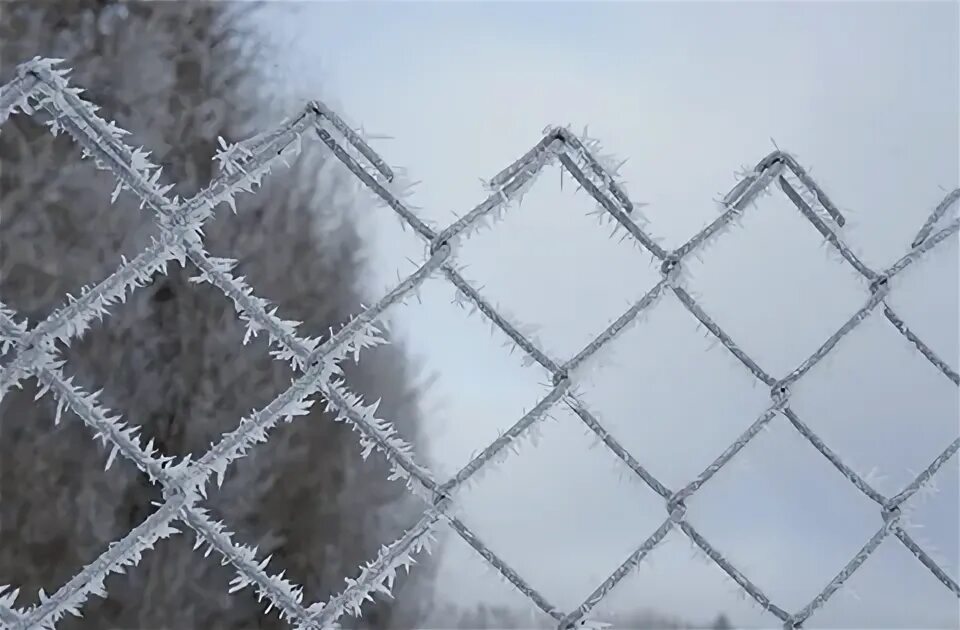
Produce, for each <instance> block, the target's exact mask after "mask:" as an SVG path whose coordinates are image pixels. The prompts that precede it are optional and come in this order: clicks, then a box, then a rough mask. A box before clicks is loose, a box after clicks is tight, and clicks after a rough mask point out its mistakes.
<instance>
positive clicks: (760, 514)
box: [687, 416, 883, 612]
mask: <svg viewBox="0 0 960 630" xmlns="http://www.w3.org/2000/svg"><path fill="white" fill-rule="evenodd" d="M766 427H767V428H765V429H763V430H761V431H760V432H759V433H758V434H757V435H756V436H755V437H754V438H753V439H752V440H751V441H750V442H749V443H748V444H747V445H746V446H745V447H744V448H743V449H742V450H741V451H740V452H739V453H737V454H736V455H735V456H734V459H733V460H731V461H730V463H729V464H727V465H726V466H724V467H722V468H721V469H720V470H719V471H718V472H717V473H716V474H715V475H713V476H712V477H711V478H710V479H709V480H708V481H707V482H706V483H705V484H704V485H703V486H702V487H701V488H700V489H699V490H698V491H697V493H696V494H695V495H694V496H693V497H691V498H690V499H688V500H687V505H688V506H689V511H688V518H689V520H690V522H691V523H693V524H694V525H695V526H696V528H697V530H698V531H699V532H700V533H701V534H702V535H703V536H704V537H705V538H706V539H707V540H708V541H709V542H710V543H711V544H712V545H713V546H714V547H716V548H717V549H718V550H719V551H720V552H721V553H723V555H724V556H726V557H727V559H728V560H729V561H730V562H731V563H732V564H733V566H735V567H737V568H738V569H739V570H741V571H742V572H743V573H744V574H745V575H747V576H749V577H750V579H751V580H752V581H753V582H754V584H756V585H758V586H759V587H760V588H761V589H762V590H763V591H764V593H766V594H767V596H768V597H770V599H771V600H772V601H773V602H774V603H775V604H776V605H778V606H780V607H781V608H783V609H785V610H787V611H789V612H795V611H797V610H800V609H801V608H802V607H804V606H806V605H807V604H808V603H809V602H810V601H811V600H812V599H813V598H814V597H815V596H816V595H817V594H818V593H819V592H820V590H821V589H822V588H823V587H824V586H826V585H827V583H829V582H830V580H832V579H833V578H834V576H835V575H836V574H837V573H839V572H840V570H841V569H842V568H843V567H844V566H846V564H847V563H848V562H849V561H850V560H851V559H852V558H853V557H854V556H855V555H856V554H857V552H858V551H859V550H860V548H861V547H862V546H863V545H864V544H865V543H866V542H867V541H868V540H869V539H870V537H871V536H873V534H874V533H876V531H877V530H878V529H879V528H880V527H881V525H882V524H883V523H882V521H881V519H880V508H879V506H877V505H876V504H875V503H873V502H872V501H870V500H869V499H868V498H867V497H866V496H864V495H863V494H862V493H861V492H860V491H859V490H857V489H856V488H855V487H854V486H853V484H851V483H850V482H849V481H847V480H846V479H845V478H844V477H843V475H841V474H840V473H839V472H838V471H837V470H836V469H835V468H834V467H833V466H832V465H831V464H830V463H829V462H828V461H827V459H826V458H824V457H823V456H822V455H821V454H820V453H818V452H817V451H816V450H815V449H814V448H813V447H812V446H811V445H810V444H809V443H807V442H806V440H805V439H804V438H803V436H801V435H800V434H799V433H798V432H797V431H796V430H795V429H794V428H793V427H792V426H791V425H790V424H789V423H788V422H787V420H786V419H785V418H783V417H782V416H776V417H774V418H773V419H772V420H771V421H770V422H769V423H768V424H767V425H766ZM784 567H790V570H789V571H784Z"/></svg>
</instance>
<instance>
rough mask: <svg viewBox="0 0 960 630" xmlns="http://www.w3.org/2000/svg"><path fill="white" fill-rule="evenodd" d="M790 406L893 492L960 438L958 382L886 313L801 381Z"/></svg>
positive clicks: (851, 462)
mask: <svg viewBox="0 0 960 630" xmlns="http://www.w3.org/2000/svg"><path fill="white" fill-rule="evenodd" d="M791 405H792V406H793V408H794V410H795V411H796V412H797V414H798V415H799V417H800V419H801V420H802V421H803V422H804V423H805V424H806V425H807V426H808V427H810V428H811V429H812V430H813V431H814V432H816V433H817V435H819V436H820V437H821V438H822V439H823V440H824V442H825V443H826V444H827V446H828V447H829V448H830V449H832V450H833V451H834V452H836V453H838V454H839V455H840V457H841V458H842V459H843V460H844V462H845V463H846V464H847V465H848V466H851V467H852V468H853V469H854V470H855V471H856V472H857V473H858V474H860V475H861V476H863V477H867V478H868V482H869V483H871V484H872V485H873V487H874V488H875V489H876V490H878V491H879V492H881V493H883V494H886V495H887V496H892V495H894V494H896V493H898V492H900V490H902V489H903V488H904V487H905V486H907V485H908V484H909V483H911V482H912V481H913V480H914V479H915V478H916V476H917V475H919V474H920V472H921V471H922V470H923V469H924V468H926V467H927V466H928V465H929V464H930V463H931V462H932V461H933V460H934V458H936V457H937V456H938V455H939V454H940V453H941V452H942V451H943V449H945V448H946V447H947V446H948V445H949V444H950V443H951V442H952V441H953V440H954V439H955V438H956V437H957V418H958V416H960V402H958V398H957V387H956V385H954V384H953V383H951V382H950V380H949V379H947V378H946V377H945V376H944V375H943V374H942V373H940V371H939V370H937V369H936V368H935V367H934V366H933V365H931V364H930V362H929V361H927V360H926V359H925V358H924V357H923V356H922V355H921V354H920V353H919V352H918V351H917V349H916V348H915V347H914V346H913V345H912V344H911V343H910V342H909V341H907V340H906V339H905V338H904V337H903V336H902V335H900V333H899V332H897V330H896V328H894V327H893V326H892V325H891V324H890V322H888V321H887V320H886V318H885V317H884V316H883V314H882V312H879V311H878V312H874V313H872V314H871V315H870V316H869V317H868V318H867V319H866V320H864V321H863V322H862V323H861V324H860V325H859V326H858V327H857V328H856V329H855V330H853V331H852V332H851V333H850V334H848V335H846V336H845V337H844V338H843V340H842V341H841V342H840V343H839V344H838V345H837V346H836V347H835V348H834V350H833V351H832V352H831V353H830V354H829V355H827V357H826V358H825V359H824V360H823V361H822V362H821V363H819V364H817V365H816V366H814V367H813V368H812V369H811V370H810V372H808V373H807V374H805V375H804V376H803V378H801V379H800V380H799V382H798V383H797V384H796V385H795V386H794V387H793V398H792V401H791ZM868 436H869V437H868Z"/></svg>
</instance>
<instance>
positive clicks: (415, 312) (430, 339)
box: [391, 279, 550, 480]
mask: <svg viewBox="0 0 960 630" xmlns="http://www.w3.org/2000/svg"><path fill="white" fill-rule="evenodd" d="M453 298H454V290H453V288H452V287H451V286H450V285H449V284H448V283H447V282H445V281H444V280H441V279H436V280H434V279H431V280H428V281H427V282H426V283H425V284H424V285H423V286H422V289H421V290H420V292H419V300H418V299H417V298H416V297H414V298H411V299H410V300H408V301H407V303H406V304H404V305H403V306H402V307H400V308H399V309H398V314H397V316H396V319H395V322H396V323H395V325H394V326H393V327H392V329H391V337H394V336H396V337H399V338H401V339H403V338H405V339H406V348H407V350H408V351H409V353H410V355H411V356H412V358H413V360H414V361H415V362H417V363H418V364H419V365H418V368H419V371H420V372H421V373H422V374H424V375H430V376H434V375H435V377H436V378H435V379H433V380H432V387H431V388H428V389H427V390H426V391H424V392H421V395H420V399H421V403H420V404H421V407H420V408H421V409H422V411H423V425H422V430H423V432H424V433H425V434H428V435H430V436H431V442H430V444H428V445H427V449H426V450H425V451H424V452H423V456H424V458H425V461H426V462H427V463H428V464H429V465H430V467H431V469H433V470H434V471H435V472H436V474H437V477H438V479H440V480H443V479H444V478H446V477H447V476H449V475H452V474H454V473H455V472H457V471H458V470H459V469H460V468H461V467H462V466H464V465H465V464H466V463H467V462H468V461H469V460H470V459H471V458H472V457H473V456H475V455H477V454H478V453H479V452H480V451H481V450H483V449H484V448H486V446H487V445H488V444H490V443H491V442H493V440H495V439H496V438H497V436H498V435H499V434H500V433H503V432H504V431H506V430H507V429H509V428H510V427H511V426H513V425H514V424H515V423H516V422H517V421H518V420H520V418H521V416H523V414H524V413H525V412H527V411H529V410H531V409H533V408H534V407H535V405H536V404H537V403H538V402H539V401H540V400H541V399H542V398H543V397H544V396H545V395H546V394H547V393H548V392H549V390H550V377H549V374H548V373H547V371H546V370H545V369H543V368H542V367H540V366H538V365H536V364H532V365H530V361H529V359H525V355H524V354H523V351H522V350H519V349H516V350H511V349H509V346H511V345H512V343H511V342H509V339H508V338H507V337H506V335H505V334H504V333H503V332H502V331H500V329H498V328H495V327H494V326H493V325H492V324H491V323H490V322H489V321H488V320H486V318H485V317H484V316H483V315H482V314H481V313H479V312H477V313H473V314H472V315H471V314H470V311H471V310H472V308H471V305H470V304H468V303H467V304H465V306H464V307H463V308H462V309H461V308H460V307H458V306H457V305H455V304H451V302H452V300H453ZM424 357H429V359H426V358H424ZM441 392H458V395H457V396H456V397H451V396H448V395H447V396H442V395H441Z"/></svg>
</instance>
